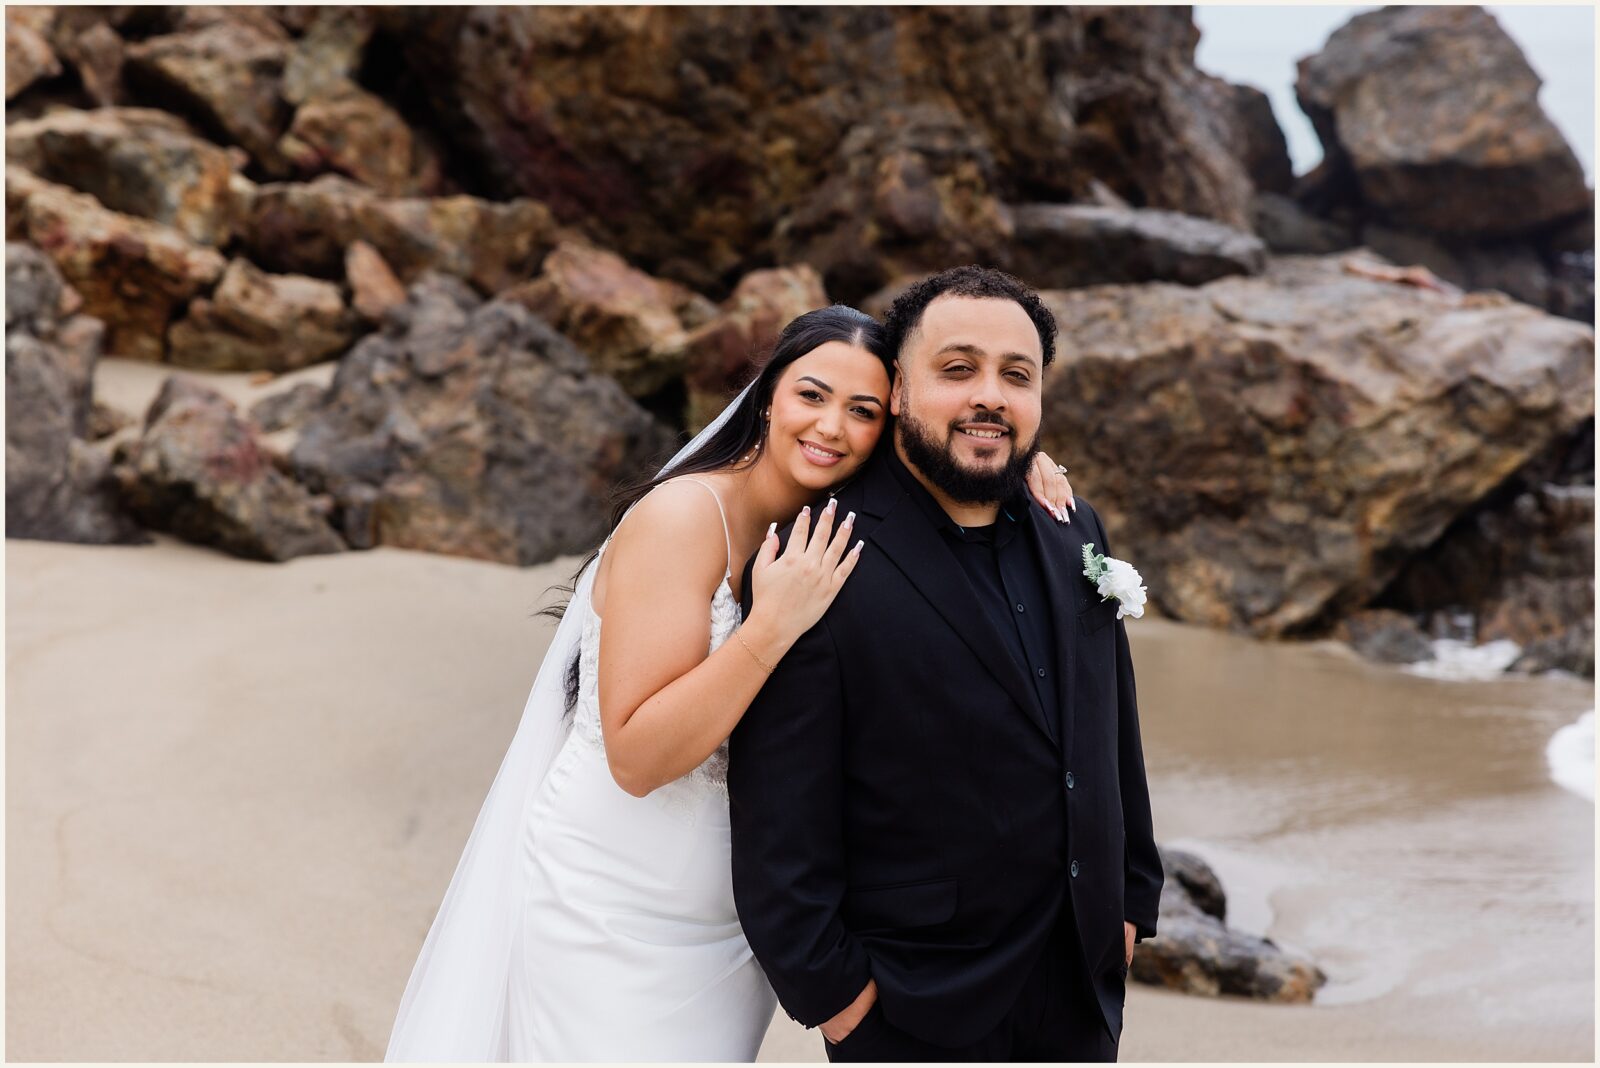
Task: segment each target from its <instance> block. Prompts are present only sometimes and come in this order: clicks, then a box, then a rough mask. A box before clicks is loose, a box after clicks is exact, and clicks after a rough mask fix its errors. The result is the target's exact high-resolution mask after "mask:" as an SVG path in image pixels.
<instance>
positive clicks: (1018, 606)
mask: <svg viewBox="0 0 1600 1068" xmlns="http://www.w3.org/2000/svg"><path fill="white" fill-rule="evenodd" d="M1017 611H1019V612H1026V611H1027V609H1026V608H1024V607H1022V602H1020V601H1018V602H1017Z"/></svg>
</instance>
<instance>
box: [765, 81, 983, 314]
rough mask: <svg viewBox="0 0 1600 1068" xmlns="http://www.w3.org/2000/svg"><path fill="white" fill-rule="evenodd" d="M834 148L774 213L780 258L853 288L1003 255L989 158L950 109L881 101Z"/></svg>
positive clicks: (832, 285) (978, 139)
mask: <svg viewBox="0 0 1600 1068" xmlns="http://www.w3.org/2000/svg"><path fill="white" fill-rule="evenodd" d="M836 152H837V159H838V160H839V164H838V166H837V168H836V169H835V170H834V171H832V172H831V173H830V174H828V175H826V176H825V177H823V178H822V180H821V181H820V183H819V184H818V185H817V187H816V188H815V189H814V190H812V191H811V192H809V193H805V194H802V195H801V196H800V197H798V198H797V199H796V201H795V202H794V206H793V207H792V208H791V210H789V211H788V212H786V213H785V215H784V217H783V218H782V219H780V220H779V221H778V224H777V227H776V228H775V230H774V231H773V244H774V249H775V252H776V255H777V258H778V259H779V260H780V261H781V262H785V263H802V262H803V263H808V264H811V265H812V266H814V267H816V268H817V269H818V270H819V271H821V272H822V275H823V277H824V278H825V279H826V280H827V283H828V285H829V286H830V288H838V289H840V290H843V291H845V292H852V293H854V292H870V291H872V290H874V289H877V288H878V287H880V286H882V285H883V284H884V283H885V282H886V281H888V280H889V279H890V278H893V277H895V276H897V275H900V274H904V273H906V272H907V271H913V270H917V269H918V268H925V267H926V266H928V265H929V264H934V263H960V262H970V261H980V262H990V263H993V262H1009V257H1008V249H1009V248H1010V246H1011V240H1012V237H1013V234H1012V230H1011V225H1010V219H1009V217H1008V215H1007V213H1006V211H1005V209H1004V208H1003V207H1002V205H1001V203H1000V201H999V199H998V198H997V196H996V195H995V187H996V185H997V179H998V173H997V169H996V165H995V161H994V159H993V156H992V154H991V153H990V152H989V150H988V148H987V147H986V146H985V144H984V143H983V141H982V138H981V137H980V136H979V134H978V133H977V131H975V130H973V129H972V128H971V126H970V125H969V124H968V123H967V121H966V120H965V118H964V117H963V116H962V115H961V114H960V113H959V112H957V111H955V110H954V109H951V108H945V107H941V106H935V105H932V104H918V105H915V106H912V107H907V108H904V109H902V110H898V111H888V112H885V113H883V114H882V115H878V116H874V117H872V119H870V120H869V121H864V122H862V123H861V124H860V125H858V126H856V127H855V128H854V129H852V130H851V131H850V132H849V133H848V134H847V135H846V136H845V138H844V140H843V141H842V142H841V143H840V145H839V147H838V149H837V150H836Z"/></svg>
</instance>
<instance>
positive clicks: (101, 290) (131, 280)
mask: <svg viewBox="0 0 1600 1068" xmlns="http://www.w3.org/2000/svg"><path fill="white" fill-rule="evenodd" d="M6 206H7V209H8V227H7V229H8V233H9V231H10V229H11V226H10V223H11V222H12V221H14V222H15V224H16V229H17V231H18V232H19V233H20V234H22V235H25V236H26V238H27V239H28V241H29V242H31V243H32V244H34V245H36V246H37V247H38V248H40V249H41V250H43V251H44V252H45V253H46V254H47V255H48V256H49V257H50V258H51V259H52V260H54V261H55V264H56V266H57V267H59V268H60V270H61V273H62V274H63V275H64V276H65V277H66V279H67V281H68V282H69V283H70V284H71V285H72V286H73V288H75V289H76V290H77V291H78V292H79V293H80V294H81V295H82V296H83V310H84V312H85V313H86V314H88V315H92V316H94V317H96V318H98V319H101V320H104V322H105V324H106V328H107V330H108V337H107V340H106V346H107V349H108V350H109V351H110V352H111V354H112V355H116V356H127V357H131V358H133V359H141V360H159V359H161V358H162V355H163V354H164V352H165V341H164V339H165V336H166V331H167V324H168V322H169V320H170V319H171V318H172V317H173V314H174V313H175V311H176V310H177V309H178V308H179V307H181V306H182V305H183V304H184V303H185V302H187V301H188V300H189V299H190V298H191V297H193V296H195V295H196V294H197V293H199V292H201V291H202V290H203V289H205V288H206V287H207V286H209V285H210V284H211V283H212V282H214V281H215V280H216V279H217V277H218V276H219V275H221V273H222V269H223V259H222V257H221V256H220V255H218V254H217V253H216V252H215V251H214V250H212V249H209V248H204V247H202V246H200V245H197V244H195V243H194V242H192V241H190V240H188V239H187V238H185V237H184V236H183V235H182V234H181V233H179V232H178V231H177V230H174V229H172V228H171V227H168V226H163V225H162V224H160V223H155V222H150V221H148V220H145V219H137V218H134V217H133V216H131V215H123V214H121V213H120V212H115V211H110V210H108V209H106V208H104V207H102V206H101V205H100V202H99V201H97V200H96V199H95V198H94V197H92V196H88V195H86V194H84V193H75V192H73V191H71V190H70V189H66V188H63V187H61V186H57V185H52V184H50V183H47V182H42V181H40V180H39V179H37V178H32V177H30V176H28V175H27V172H26V171H22V170H20V169H19V168H16V167H7V168H6Z"/></svg>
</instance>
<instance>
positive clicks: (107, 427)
mask: <svg viewBox="0 0 1600 1068" xmlns="http://www.w3.org/2000/svg"><path fill="white" fill-rule="evenodd" d="M137 423H138V420H137V419H135V418H133V417H132V416H130V415H128V414H127V413H126V412H121V411H118V410H117V409H115V408H113V407H111V406H110V405H108V404H101V403H100V402H99V401H95V402H94V406H93V407H91V408H90V409H89V425H88V427H87V429H86V430H85V433H84V436H85V437H87V438H88V439H89V440H90V441H102V440H104V439H106V438H109V437H111V436H112V435H114V434H120V433H121V432H122V431H124V430H126V429H128V428H129V427H131V426H135V425H137ZM107 459H108V460H109V457H108V458H107Z"/></svg>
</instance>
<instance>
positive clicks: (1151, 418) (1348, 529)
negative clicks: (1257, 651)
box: [1044, 257, 1594, 635]
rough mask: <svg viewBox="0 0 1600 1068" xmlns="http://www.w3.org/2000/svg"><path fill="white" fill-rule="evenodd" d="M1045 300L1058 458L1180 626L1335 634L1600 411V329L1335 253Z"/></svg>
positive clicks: (1118, 548)
mask: <svg viewBox="0 0 1600 1068" xmlns="http://www.w3.org/2000/svg"><path fill="white" fill-rule="evenodd" d="M1045 297H1046V301H1047V303H1048V304H1049V305H1050V306H1051V308H1052V309H1053V310H1054V312H1055V314H1056V317H1057V320H1058V321H1059V323H1060V324H1061V327H1062V330H1061V338H1060V358H1059V360H1058V367H1057V368H1056V369H1055V371H1054V373H1053V376H1052V380H1050V381H1048V382H1047V384H1046V396H1045V434H1044V445H1045V448H1046V449H1047V450H1048V451H1049V452H1050V453H1051V455H1053V456H1056V457H1058V458H1059V459H1061V460H1063V461H1064V462H1066V463H1069V464H1071V465H1072V466H1073V469H1074V479H1073V481H1074V484H1075V485H1077V488H1078V489H1079V490H1080V491H1081V492H1083V493H1085V494H1088V495H1092V496H1093V497H1094V499H1095V501H1096V503H1097V505H1099V506H1100V509H1101V513H1102V514H1103V515H1104V516H1105V520H1106V524H1107V527H1108V532H1109V535H1110V540H1111V543H1112V547H1113V552H1114V554H1115V555H1117V556H1120V557H1123V558H1126V559H1129V560H1131V561H1132V562H1133V563H1134V565H1135V566H1136V567H1138V568H1139V569H1140V571H1141V572H1142V573H1143V575H1144V577H1145V581H1146V583H1147V585H1148V587H1149V591H1150V599H1151V601H1152V602H1153V603H1155V604H1156V605H1157V606H1158V607H1159V608H1160V609H1161V611H1162V612H1163V613H1165V614H1167V615H1170V616H1174V617H1176V618H1179V619H1185V620H1190V621H1195V622H1203V623H1206V624H1209V625H1213V626H1223V627H1233V628H1239V629H1246V630H1249V631H1252V632H1254V633H1256V634H1259V635H1281V634H1287V633H1293V632H1300V631H1304V630H1307V629H1314V628H1315V627H1316V626H1319V625H1323V624H1326V623H1327V622H1330V621H1331V620H1332V619H1335V618H1337V617H1339V616H1341V615H1343V614H1345V613H1347V612H1349V611H1352V610H1353V609H1355V608H1357V607H1360V606H1362V605H1363V604H1365V603H1367V602H1368V601H1369V600H1370V599H1371V598H1372V597H1373V596H1374V595H1376V594H1377V593H1378V592H1379V591H1381V590H1382V589H1383V587H1384V586H1385V584H1386V583H1387V582H1388V581H1389V580H1390V579H1391V578H1392V577H1393V576H1394V575H1395V573H1396V572H1397V571H1398V570H1399V568H1400V567H1401V566H1402V565H1403V564H1404V563H1405V562H1406V561H1407V560H1408V559H1409V558H1410V557H1411V556H1413V555H1415V554H1416V553H1417V552H1418V551H1419V550H1421V549H1423V548H1425V547H1426V546H1428V545H1430V544H1431V543H1432V542H1433V541H1434V540H1435V539H1437V538H1438V537H1439V535H1440V534H1441V533H1442V532H1443V531H1444V529H1445V528H1446V527H1447V526H1448V525H1449V524H1450V522H1451V521H1452V520H1454V519H1455V518H1457V517H1458V516H1460V515H1461V514H1463V513H1464V512H1466V511H1467V510H1469V509H1470V508H1471V507H1472V506H1473V505H1474V504H1475V503H1476V502H1477V501H1479V500H1481V499H1482V498H1483V497H1484V496H1485V495H1486V494H1488V493H1489V492H1490V491H1491V490H1492V489H1494V487H1496V486H1497V485H1499V484H1500V483H1501V482H1502V481H1504V480H1505V478H1506V477H1507V476H1508V475H1510V474H1511V473H1512V472H1513V471H1516V470H1517V469H1518V468H1520V467H1522V466H1523V465H1524V464H1525V463H1527V462H1528V461H1529V460H1530V459H1531V458H1532V457H1534V456H1535V455H1537V454H1539V453H1541V452H1542V451H1543V450H1545V449H1546V448H1547V447H1548V446H1550V445H1551V443H1552V442H1554V441H1556V440H1558V439H1560V438H1562V437H1564V436H1566V435H1569V434H1571V433H1572V432H1573V431H1574V430H1575V429H1576V428H1578V427H1579V426H1580V425H1582V424H1583V423H1584V422H1585V420H1587V419H1589V418H1590V417H1592V415H1593V414H1594V331H1593V329H1592V328H1590V327H1587V326H1583V325H1581V324H1578V323H1574V322H1570V321H1568V320H1564V319H1558V318H1555V317H1553V316H1550V315H1547V314H1545V313H1543V312H1540V311H1538V310H1536V309H1533V308H1529V307H1527V306H1525V305H1520V304H1517V303H1515V302H1512V301H1510V300H1508V299H1506V298H1505V297H1502V296H1500V295H1498V294H1488V293H1486V294H1472V295H1469V296H1467V297H1465V298H1461V297H1455V296H1449V295H1446V294H1442V293H1437V292H1432V291H1428V290H1423V289H1419V288H1416V287H1412V286H1407V285H1401V284H1396V283H1391V282H1384V281H1376V280H1373V279H1370V278H1365V277H1359V276H1357V275H1354V274H1351V273H1349V272H1347V271H1346V270H1345V269H1344V265H1343V262H1342V261H1341V260H1340V259H1338V258H1335V257H1324V258H1318V257H1284V258H1281V259H1277V260H1274V261H1273V262H1272V263H1271V264H1270V265H1269V267H1268V269H1267V271H1266V273H1265V274H1263V275H1261V276H1259V277H1231V278H1225V279H1221V280H1219V281H1216V282H1211V283H1208V284H1207V285H1204V286H1201V287H1199V288H1186V287H1180V286H1173V285H1167V284H1147V285H1144V286H1098V287H1093V288H1089V289H1078V290H1065V291H1055V292H1049V293H1046V294H1045Z"/></svg>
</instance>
